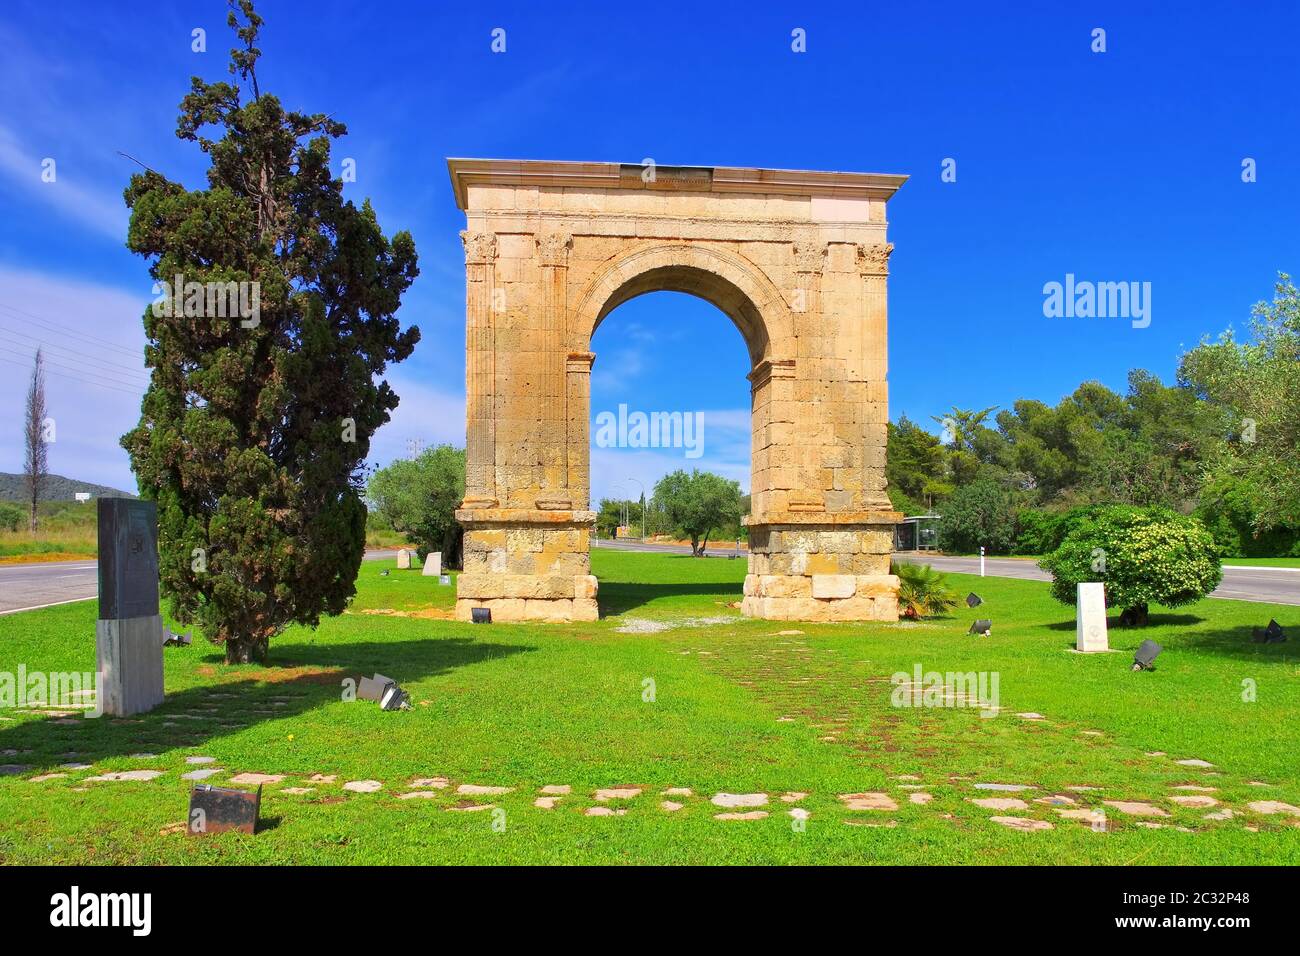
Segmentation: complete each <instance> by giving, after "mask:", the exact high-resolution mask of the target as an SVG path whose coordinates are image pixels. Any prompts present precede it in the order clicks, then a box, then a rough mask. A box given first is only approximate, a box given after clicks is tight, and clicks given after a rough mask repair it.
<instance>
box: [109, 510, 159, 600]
mask: <svg viewBox="0 0 1300 956" xmlns="http://www.w3.org/2000/svg"><path fill="white" fill-rule="evenodd" d="M98 507H99V619H100V620H101V621H111V620H114V619H119V618H132V617H152V616H153V615H155V614H157V613H158V506H157V505H156V504H154V502H152V501H143V500H140V499H137V498H100V499H99V502H98Z"/></svg>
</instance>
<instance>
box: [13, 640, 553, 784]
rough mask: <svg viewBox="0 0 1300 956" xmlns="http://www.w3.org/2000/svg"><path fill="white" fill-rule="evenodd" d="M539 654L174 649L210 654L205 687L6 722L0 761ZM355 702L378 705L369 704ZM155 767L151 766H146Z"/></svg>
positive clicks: (146, 737) (133, 746)
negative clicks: (256, 656) (121, 706)
mask: <svg viewBox="0 0 1300 956" xmlns="http://www.w3.org/2000/svg"><path fill="white" fill-rule="evenodd" d="M531 650H534V648H532V647H528V646H524V645H516V644H499V643H490V642H485V641H481V640H472V639H470V638H466V637H456V638H442V639H437V640H414V641H390V642H357V643H346V644H324V643H321V644H310V643H298V644H282V645H278V646H273V648H272V653H273V654H274V655H275V659H274V661H273V663H272V664H271V665H270V666H266V667H262V666H257V665H239V666H227V665H225V664H224V663H222V662H223V660H224V657H223V655H222V652H221V650H220V649H219V648H212V647H211V646H210V645H204V647H203V648H200V647H199V646H198V645H194V646H193V648H191V649H189V650H188V651H187V650H186V649H181V648H176V649H168V650H167V651H165V653H168V654H172V653H181V654H183V653H202V654H203V656H202V658H201V659H200V661H199V663H198V665H197V668H196V670H197V673H196V675H195V676H196V677H197V678H198V679H200V680H203V681H204V683H203V684H201V685H200V686H195V687H188V688H186V689H185V690H180V691H175V692H172V693H168V694H167V696H166V698H165V699H164V701H163V703H162V704H161V705H159V706H158V707H156V708H154V709H153V710H151V711H149V712H148V713H144V714H136V715H134V716H131V717H110V716H103V717H100V718H97V719H89V718H84V717H81V716H77V717H71V718H59V717H46V718H44V719H35V720H25V721H23V722H22V723H19V724H15V725H11V726H6V727H5V728H4V729H3V730H0V750H12V751H17V753H14V754H7V755H5V756H4V757H3V758H0V762H4V763H16V764H20V765H30V766H32V768H33V770H35V769H37V768H44V769H46V770H49V769H57V765H58V764H60V763H65V762H70V761H75V762H79V763H94V762H98V761H101V760H104V759H107V758H111V757H121V756H129V755H131V754H134V753H141V752H149V753H161V752H162V751H164V750H171V749H173V748H194V747H202V746H204V745H205V744H207V743H208V742H210V741H212V740H216V739H219V738H221V737H224V736H226V735H228V734H233V733H238V732H239V731H241V730H244V729H246V728H248V727H252V726H255V725H257V724H259V723H264V722H267V721H272V720H277V719H279V718H282V717H293V716H298V715H300V714H303V713H306V712H307V711H309V710H313V709H315V708H317V707H321V706H324V705H326V704H333V703H336V702H338V701H339V700H340V699H341V698H342V693H343V681H344V680H345V679H346V678H352V679H353V680H357V679H359V678H360V677H363V676H364V677H370V676H371V675H373V674H374V673H375V672H376V671H378V672H379V673H382V674H384V675H385V676H387V677H391V678H393V679H394V680H396V681H397V682H398V683H399V684H401V685H402V686H403V687H404V688H408V689H409V687H410V685H412V684H415V683H416V682H418V681H422V680H425V679H427V678H430V677H436V676H438V675H440V674H446V673H449V672H451V671H453V670H456V669H457V668H460V667H465V666H468V665H470V664H476V663H480V662H482V661H486V660H492V659H494V658H501V657H507V656H510V655H513V654H518V653H521V652H524V651H531ZM205 651H207V652H208V653H204V652H205ZM416 700H418V697H417V698H416ZM416 700H413V703H416ZM355 706H358V707H378V705H377V704H374V703H369V702H357V703H356V705H355ZM417 706H418V704H417ZM393 716H394V717H397V716H398V715H396V714H394V715H393ZM60 721H66V722H60ZM148 767H149V765H148V764H144V765H142V767H141V768H140V769H148ZM195 769H198V768H195Z"/></svg>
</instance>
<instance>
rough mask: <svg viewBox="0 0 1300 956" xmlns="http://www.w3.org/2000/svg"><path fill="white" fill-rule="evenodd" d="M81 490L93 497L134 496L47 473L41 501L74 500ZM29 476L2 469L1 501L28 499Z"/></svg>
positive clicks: (0, 473) (0, 476)
mask: <svg viewBox="0 0 1300 956" xmlns="http://www.w3.org/2000/svg"><path fill="white" fill-rule="evenodd" d="M79 491H86V492H89V493H90V497H92V498H134V497H136V496H135V495H133V494H131V493H130V492H128V491H118V490H117V489H116V488H109V487H108V486H107V485H92V484H91V483H90V482H88V481H77V480H76V479H74V478H64V477H63V476H62V475H46V476H45V486H44V487H43V488H42V489H41V501H72V500H73V496H74V495H76V493H77V492H79ZM26 500H27V476H26V475H15V474H13V473H11V472H5V471H0V501H26Z"/></svg>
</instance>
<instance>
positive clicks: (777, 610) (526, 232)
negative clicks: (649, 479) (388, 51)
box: [447, 159, 906, 621]
mask: <svg viewBox="0 0 1300 956" xmlns="http://www.w3.org/2000/svg"><path fill="white" fill-rule="evenodd" d="M447 165H448V168H449V170H450V172H451V180H452V186H453V188H454V190H455V194H456V202H457V204H458V205H459V206H460V208H461V209H463V210H464V211H465V217H466V228H465V231H464V232H462V233H461V238H462V239H463V240H464V245H465V278H466V288H467V292H466V351H467V360H466V374H465V378H466V393H467V401H466V404H467V414H466V417H467V419H468V434H467V445H466V447H467V458H466V476H465V477H466V480H465V500H464V502H463V503H462V505H461V508H460V509H459V510H458V511H457V512H456V517H457V519H458V520H459V521H460V522H461V523H462V524H463V525H464V526H465V566H464V573H463V574H461V575H460V578H459V580H458V582H457V588H456V613H457V616H458V617H459V618H461V619H466V620H467V619H469V618H470V616H471V610H472V609H473V608H476V607H486V608H490V609H491V610H492V617H493V620H498V621H517V620H593V619H595V618H596V617H597V616H598V610H597V603H596V590H597V581H596V579H595V578H594V577H592V576H591V563H590V556H589V551H588V549H589V545H590V535H591V531H592V529H593V528H594V526H595V520H596V516H595V513H594V512H593V511H592V510H591V502H590V500H589V476H588V457H589V438H588V422H589V421H590V396H591V392H590V385H591V367H592V362H593V361H594V360H595V356H594V355H593V354H592V352H591V336H592V333H593V332H594V331H595V330H596V327H597V326H598V325H600V323H601V321H602V320H603V319H604V318H605V316H606V315H608V314H609V312H610V311H611V310H612V309H614V308H615V307H616V306H618V305H620V304H621V303H623V302H626V301H627V300H628V299H631V298H632V297H634V296H637V295H640V294H642V293H645V292H652V291H656V290H670V291H676V292H689V293H693V294H695V295H698V296H700V297H701V298H703V299H706V300H708V301H709V302H711V303H713V304H714V305H716V306H717V307H718V308H719V309H720V310H721V311H722V312H724V313H725V314H726V315H728V316H729V317H730V318H731V320H732V322H734V323H735V324H736V327H737V328H738V329H739V330H740V332H741V334H742V335H743V336H744V338H745V342H746V344H747V346H748V348H749V355H750V360H751V363H752V366H753V371H751V372H750V374H749V381H750V387H751V394H752V399H753V450H752V481H751V496H752V499H751V500H752V508H751V514H750V515H749V517H748V518H747V519H746V523H747V525H748V527H749V540H750V556H749V573H748V575H747V577H746V578H745V596H744V601H743V604H742V607H743V610H744V613H745V614H746V615H748V616H750V617H761V618H771V619H779V620H837V621H838V620H850V621H853V620H886V621H892V620H896V619H897V617H898V606H897V594H898V579H897V578H896V577H894V576H892V575H891V574H890V573H889V556H890V551H891V549H892V545H893V526H894V524H895V522H897V521H898V520H899V519H900V517H901V516H900V515H899V514H898V513H897V512H895V511H894V510H893V508H892V507H891V505H890V503H889V498H888V497H887V496H886V494H885V436H886V422H887V420H888V411H887V401H888V399H887V388H886V383H885V373H886V349H885V331H886V318H885V316H886V293H885V286H886V277H887V276H888V272H889V270H888V263H889V254H890V251H891V250H892V249H893V246H892V245H891V244H890V243H889V242H888V241H887V239H886V236H885V231H886V219H885V203H886V202H888V200H889V198H890V197H891V196H893V194H894V193H895V191H897V189H898V187H899V186H901V185H902V183H903V181H904V179H905V178H906V177H904V176H886V175H876V174H870V173H829V172H801V171H792V170H781V169H729V168H722V167H714V168H711V167H699V166H690V167H680V166H679V167H665V166H658V167H654V166H651V165H645V166H643V165H619V164H617V163H561V162H541V161H539V162H532V161H528V162H513V161H504V160H481V159H452V160H448V163H447ZM707 428H708V422H707V421H706V422H705V434H706V436H707ZM706 440H707V439H706Z"/></svg>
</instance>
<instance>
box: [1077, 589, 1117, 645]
mask: <svg viewBox="0 0 1300 956" xmlns="http://www.w3.org/2000/svg"><path fill="white" fill-rule="evenodd" d="M1076 593H1077V595H1078V618H1077V619H1076V622H1075V650H1077V651H1079V652H1080V653H1081V654H1095V653H1097V652H1099V651H1108V650H1110V639H1109V637H1108V636H1107V634H1106V587H1105V585H1103V584H1101V583H1099V582H1081V583H1080V584H1079V585H1078V590H1077V592H1076Z"/></svg>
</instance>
